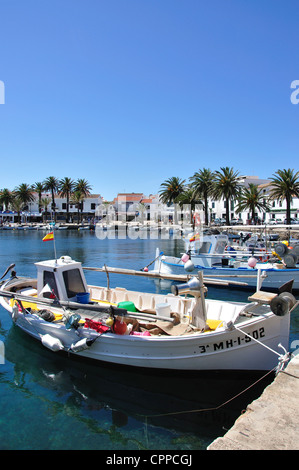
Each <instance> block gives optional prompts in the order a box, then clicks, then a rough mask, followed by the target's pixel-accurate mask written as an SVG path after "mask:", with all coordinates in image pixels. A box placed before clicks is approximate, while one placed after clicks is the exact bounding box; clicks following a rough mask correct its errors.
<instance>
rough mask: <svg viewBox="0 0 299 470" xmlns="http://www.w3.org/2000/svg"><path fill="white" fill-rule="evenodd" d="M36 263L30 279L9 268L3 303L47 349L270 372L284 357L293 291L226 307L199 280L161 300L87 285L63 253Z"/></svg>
mask: <svg viewBox="0 0 299 470" xmlns="http://www.w3.org/2000/svg"><path fill="white" fill-rule="evenodd" d="M35 266H36V268H37V277H36V278H35V279H32V278H26V277H17V275H16V272H15V271H14V270H13V268H14V264H13V265H11V266H10V267H9V268H8V269H7V270H6V272H5V273H4V275H3V276H2V278H5V276H6V275H7V274H8V272H9V271H11V276H10V278H9V279H6V280H3V281H2V285H1V288H0V301H1V305H2V306H3V307H4V308H5V309H6V310H7V311H8V312H9V314H10V315H11V317H12V319H13V322H14V323H15V324H16V325H17V326H18V327H19V328H21V329H22V330H23V331H24V332H25V333H27V334H29V335H31V336H32V337H33V338H35V339H37V340H39V341H41V343H42V345H44V346H45V347H47V348H49V349H50V350H52V351H55V352H59V351H60V352H61V351H62V352H65V353H67V354H70V355H78V356H81V357H83V358H86V359H92V360H98V361H103V362H106V363H113V364H117V365H125V366H132V367H142V368H153V369H166V370H183V371H184V370H186V371H187V370H196V371H215V370H222V371H226V370H234V371H236V370H246V371H249V370H250V371H263V370H272V368H275V367H276V366H277V365H279V364H280V365H281V364H282V363H284V362H285V361H287V360H288V358H289V355H288V353H287V351H288V347H289V327H290V312H291V311H292V309H293V308H295V306H296V305H297V303H296V299H295V297H294V296H293V295H292V294H291V293H290V292H281V293H280V294H279V295H278V294H269V293H265V292H262V291H259V292H256V293H255V294H254V295H253V296H252V297H251V298H249V302H248V303H242V302H226V301H218V300H212V299H208V298H206V291H207V289H206V287H205V286H204V284H203V282H202V279H201V276H199V277H196V278H195V277H194V278H193V279H191V280H190V281H188V282H187V283H185V284H181V285H180V286H174V287H173V292H172V293H171V294H167V295H159V294H151V293H143V292H137V291H129V290H126V289H124V288H117V287H116V288H110V287H109V283H108V286H107V287H96V286H94V285H87V283H86V279H85V276H84V271H83V268H82V265H81V263H80V262H76V261H73V260H72V259H71V258H69V257H68V256H64V257H61V258H59V259H53V260H47V261H42V262H37V263H35ZM84 269H94V270H102V271H103V270H104V268H102V269H97V268H84ZM135 274H139V275H147V273H141V272H137V271H136V272H135ZM108 279H109V277H108Z"/></svg>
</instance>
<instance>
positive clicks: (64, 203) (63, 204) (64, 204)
mask: <svg viewBox="0 0 299 470" xmlns="http://www.w3.org/2000/svg"><path fill="white" fill-rule="evenodd" d="M63 209H64V210H65V209H66V202H63V203H62V210H63Z"/></svg>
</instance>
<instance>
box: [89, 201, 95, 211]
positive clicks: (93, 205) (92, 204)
mask: <svg viewBox="0 0 299 470" xmlns="http://www.w3.org/2000/svg"><path fill="white" fill-rule="evenodd" d="M95 208H96V205H95V202H92V203H91V204H90V209H91V210H92V211H94V210H95Z"/></svg>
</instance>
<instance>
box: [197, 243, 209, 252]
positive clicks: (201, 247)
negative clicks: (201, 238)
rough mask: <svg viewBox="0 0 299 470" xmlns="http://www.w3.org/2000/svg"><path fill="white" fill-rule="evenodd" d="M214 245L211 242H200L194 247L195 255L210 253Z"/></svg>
mask: <svg viewBox="0 0 299 470" xmlns="http://www.w3.org/2000/svg"><path fill="white" fill-rule="evenodd" d="M211 246H212V243H211V242H200V243H196V244H195V246H194V253H195V254H200V253H210V250H211Z"/></svg>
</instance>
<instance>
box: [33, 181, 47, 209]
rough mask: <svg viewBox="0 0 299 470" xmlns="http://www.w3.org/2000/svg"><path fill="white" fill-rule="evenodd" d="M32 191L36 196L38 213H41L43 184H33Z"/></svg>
mask: <svg viewBox="0 0 299 470" xmlns="http://www.w3.org/2000/svg"><path fill="white" fill-rule="evenodd" d="M32 189H33V191H35V192H36V193H37V194H38V211H39V212H41V210H42V206H43V205H42V194H43V191H44V189H45V188H44V183H34V184H33V186H32Z"/></svg>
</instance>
